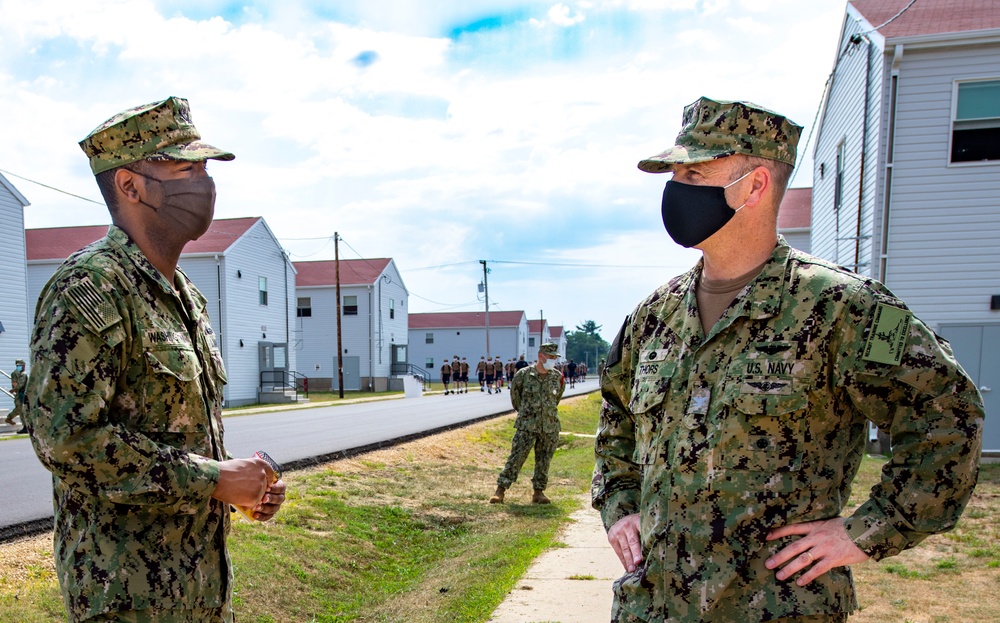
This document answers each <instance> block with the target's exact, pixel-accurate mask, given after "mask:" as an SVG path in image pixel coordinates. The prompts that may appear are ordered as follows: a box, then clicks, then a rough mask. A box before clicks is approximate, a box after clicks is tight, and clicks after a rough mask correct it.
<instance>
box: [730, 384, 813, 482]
mask: <svg viewBox="0 0 1000 623" xmlns="http://www.w3.org/2000/svg"><path fill="white" fill-rule="evenodd" d="M726 406H727V410H728V413H727V417H726V426H725V427H724V429H723V434H722V439H721V440H720V443H719V450H720V457H719V458H720V460H721V464H722V466H723V467H727V468H731V469H746V470H755V471H772V472H773V471H797V470H798V469H799V468H801V466H802V449H803V446H804V439H803V434H804V432H805V424H806V412H807V410H808V406H809V394H808V392H806V391H803V390H797V391H791V392H789V393H782V394H767V393H754V394H744V393H738V394H736V395H735V396H733V397H732V399H731V401H730V403H729V404H728V405H726Z"/></svg>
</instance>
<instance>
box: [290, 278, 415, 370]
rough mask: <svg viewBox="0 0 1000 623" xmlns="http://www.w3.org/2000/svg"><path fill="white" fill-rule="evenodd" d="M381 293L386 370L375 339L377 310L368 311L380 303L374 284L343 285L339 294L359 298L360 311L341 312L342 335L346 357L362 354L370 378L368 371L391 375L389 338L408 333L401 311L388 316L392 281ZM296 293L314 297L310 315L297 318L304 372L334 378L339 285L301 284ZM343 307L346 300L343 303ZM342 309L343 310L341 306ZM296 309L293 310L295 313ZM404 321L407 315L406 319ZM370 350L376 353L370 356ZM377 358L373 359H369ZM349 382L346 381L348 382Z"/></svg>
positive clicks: (361, 358)
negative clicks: (401, 322)
mask: <svg viewBox="0 0 1000 623" xmlns="http://www.w3.org/2000/svg"><path fill="white" fill-rule="evenodd" d="M383 285H384V287H383V289H382V297H383V299H384V303H383V305H382V311H383V313H384V315H385V318H384V319H383V323H382V332H383V335H384V336H385V340H386V347H385V349H384V353H383V355H382V361H383V364H382V366H381V368H384V369H385V370H386V372H385V373H383V374H380V373H379V372H378V370H379V369H381V368H379V366H378V350H377V347H376V344H375V342H376V341H377V339H378V310H377V308H376V309H375V311H374V313H372V314H371V315H369V311H370V310H372V309H373V306H377V305H378V300H377V296H376V295H377V292H373V286H341V287H340V296H341V298H342V299H343V298H345V297H348V296H356V297H357V299H358V313H357V315H356V316H345V315H343V313H342V314H341V326H340V337H341V343H342V345H343V347H344V351H345V352H344V357H359V358H360V363H361V376H362V377H365V378H367V377H368V376H369V374H371V375H372V376H374V377H385V376H388V370H389V357H390V350H389V339H395V338H397V337H399V338H400V340H399V342H398V343H401V344H402V343H405V342H404V338H403V337H402V336H405V333H400V331H401V330H400V329H399V328H398V327H397V324H396V323H398V322H399V311H398V310H397V316H396V319H394V320H392V321H390V320H388V318H389V299H390V298H393V297H391V296H390V295H389V293H390V291H392V289H391V284H390V285H386V284H383ZM296 296H297V297H309V298H310V299H311V301H312V303H311V304H312V316H311V317H309V318H295V320H296V328H297V329H298V330H299V331H300V332H301V333H300V335H301V336H302V343H301V347H300V348H299V349H298V350H297V351H296V356H297V357H298V360H299V362H300V366H301V369H300V370H299V371H300V372H301V373H302V374H305V375H306V376H308V377H310V378H316V379H325V380H330V379H333V378H334V377H335V376H336V375H337V368H336V366H335V359H336V358H337V288H336V287H335V286H328V287H307V288H298V289H297V291H296ZM341 307H342V308H343V303H341ZM342 312H343V310H342ZM294 315H295V313H294V310H293V313H292V316H293V317H294ZM404 321H405V319H404ZM369 353H371V355H373V357H371V358H370V357H369ZM372 360H374V363H371V366H370V367H369V364H370V362H372ZM345 384H346V382H345ZM362 389H363V390H367V389H368V387H367V384H363V386H362Z"/></svg>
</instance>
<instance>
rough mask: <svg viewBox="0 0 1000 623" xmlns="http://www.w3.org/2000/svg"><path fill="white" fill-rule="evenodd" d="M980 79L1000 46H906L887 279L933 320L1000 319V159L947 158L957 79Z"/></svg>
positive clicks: (992, 70) (993, 70)
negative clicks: (998, 297)
mask: <svg viewBox="0 0 1000 623" xmlns="http://www.w3.org/2000/svg"><path fill="white" fill-rule="evenodd" d="M982 77H993V78H1000V45H993V46H976V47H973V46H964V47H955V48H938V49H926V50H914V49H912V48H909V47H908V48H906V49H905V53H904V54H903V58H902V62H901V64H900V68H899V96H898V103H897V113H896V140H895V143H896V148H895V154H894V160H895V162H894V164H893V184H892V186H893V188H892V197H891V200H890V207H889V219H890V220H889V238H888V259H887V264H886V266H887V269H886V276H885V283H886V285H888V286H889V287H890V288H892V290H893V291H894V292H895V293H896V294H897V295H898V296H900V297H901V298H903V299H904V300H905V301H906V302H907V304H908V305H909V306H910V307H911V308H912V309H913V310H914V311H915V312H916V313H917V315H919V316H920V317H921V318H922V319H923V320H924V321H925V322H928V323H929V324H932V325H934V326H936V325H938V324H940V323H953V322H997V321H998V320H1000V317H998V312H996V311H990V309H989V300H990V295H992V294H1000V268H998V267H1000V163H996V162H994V163H992V164H986V165H983V164H971V165H957V166H949V164H948V161H949V145H950V142H949V139H950V133H951V115H952V97H953V85H954V81H955V80H960V79H965V78H982Z"/></svg>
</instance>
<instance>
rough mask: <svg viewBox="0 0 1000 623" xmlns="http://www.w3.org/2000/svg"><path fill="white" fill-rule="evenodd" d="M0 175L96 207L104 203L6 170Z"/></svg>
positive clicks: (0, 170)
mask: <svg viewBox="0 0 1000 623" xmlns="http://www.w3.org/2000/svg"><path fill="white" fill-rule="evenodd" d="M0 173H6V174H7V175H10V176H12V177H16V178H17V179H19V180H24V181H25V182H31V183H32V184H37V185H39V186H41V187H42V188H48V189H49V190H54V191H56V192H57V193H62V194H64V195H69V196H70V197H74V198H76V199H82V200H84V201H89V202H90V203H96V204H97V205H99V206H102V207H103V206H104V202H103V201H94V200H93V199H90V198H88V197H83V196H81V195H76V194H74V193H71V192H69V191H68V190H62V189H61V188H56V187H55V186H49V185H48V184H43V183H41V182H36V181H35V180H32V179H28V178H26V177H24V176H23V175H18V174H17V173H11V172H10V171H8V170H6V169H0Z"/></svg>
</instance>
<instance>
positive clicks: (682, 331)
mask: <svg viewBox="0 0 1000 623" xmlns="http://www.w3.org/2000/svg"><path fill="white" fill-rule="evenodd" d="M703 264H704V260H698V263H697V264H695V266H694V268H692V269H691V270H689V271H688V272H686V273H684V274H683V275H680V276H678V277H676V278H674V279H672V280H671V281H670V283H669V284H667V285H666V286H664V287H662V288H660V289H659V290H658V291H657V292H656V294H654V295H653V296H654V297H659V300H655V298H654V300H650V301H649V304H650V305H655V308H654V311H653V313H654V314H655V316H656V317H657V318H658V319H659V320H660V322H662V323H664V324H666V325H667V326H668V327H669V328H670V330H671V331H673V332H674V333H675V334H676V335H677V336H678V337H680V338H681V339H682V340H684V342H686V343H687V344H688V345H689V346H691V347H692V348H693V347H694V346H696V345H697V344H699V343H700V342H701V337H702V329H701V320H699V319H698V313H697V309H698V303H697V299H696V298H695V288H694V286H695V283H696V282H697V278H698V275H699V274H701V267H702V265H703ZM681 305H685V306H686V307H687V312H686V313H680V314H677V313H674V312H675V311H676V310H677V308H678V307H679V306H681Z"/></svg>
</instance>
